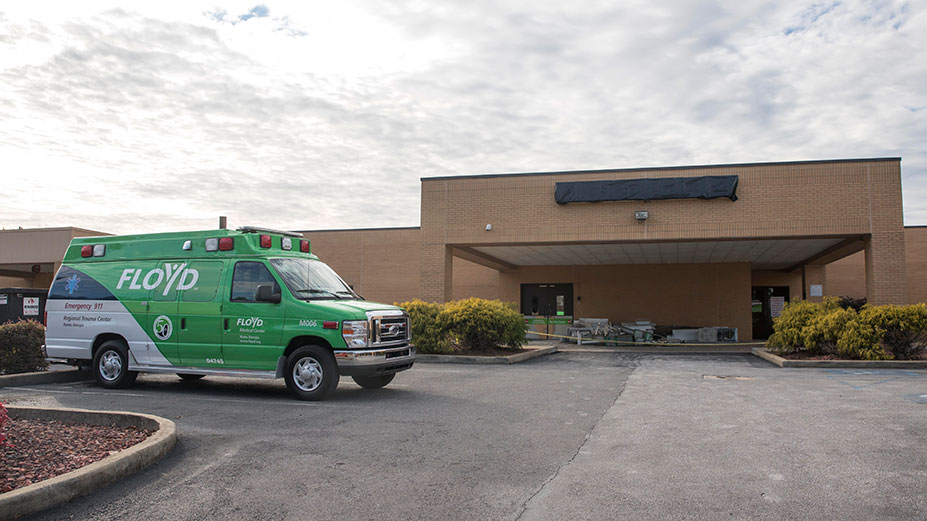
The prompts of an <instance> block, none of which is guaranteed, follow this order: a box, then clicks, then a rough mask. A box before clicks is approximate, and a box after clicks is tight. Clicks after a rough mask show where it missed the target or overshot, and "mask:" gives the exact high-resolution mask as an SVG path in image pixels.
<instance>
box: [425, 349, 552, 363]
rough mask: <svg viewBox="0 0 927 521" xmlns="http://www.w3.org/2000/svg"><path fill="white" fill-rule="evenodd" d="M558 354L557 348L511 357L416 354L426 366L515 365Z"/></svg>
mask: <svg viewBox="0 0 927 521" xmlns="http://www.w3.org/2000/svg"><path fill="white" fill-rule="evenodd" d="M556 352H557V346H550V347H541V348H537V349H530V348H529V349H526V350H525V351H524V352H522V353H518V354H514V355H509V356H465V355H422V354H416V355H415V361H416V362H422V363H426V364H433V363H451V364H515V363H518V362H524V361H525V360H530V359H532V358H537V357H539V356H544V355H549V354H551V353H556Z"/></svg>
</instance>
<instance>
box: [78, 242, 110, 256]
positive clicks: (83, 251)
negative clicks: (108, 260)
mask: <svg viewBox="0 0 927 521" xmlns="http://www.w3.org/2000/svg"><path fill="white" fill-rule="evenodd" d="M104 255H106V245H105V244H94V245H90V244H88V245H86V246H81V247H80V256H81V257H102V256H104Z"/></svg>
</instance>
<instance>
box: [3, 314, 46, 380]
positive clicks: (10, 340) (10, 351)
mask: <svg viewBox="0 0 927 521" xmlns="http://www.w3.org/2000/svg"><path fill="white" fill-rule="evenodd" d="M44 343H45V326H43V325H42V324H41V323H39V322H36V321H35V320H23V321H20V322H10V323H7V324H3V325H0V374H13V373H29V372H32V371H44V370H45V369H46V368H47V367H48V363H47V362H46V361H45V352H44V351H43V350H42V344H44Z"/></svg>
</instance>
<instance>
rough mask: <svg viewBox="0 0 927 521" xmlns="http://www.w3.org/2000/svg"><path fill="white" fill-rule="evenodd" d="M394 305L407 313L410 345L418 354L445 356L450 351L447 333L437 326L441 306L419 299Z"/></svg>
mask: <svg viewBox="0 0 927 521" xmlns="http://www.w3.org/2000/svg"><path fill="white" fill-rule="evenodd" d="M396 305H397V306H399V307H402V308H404V309H405V310H406V311H408V312H409V322H410V323H411V324H410V327H411V329H412V331H411V333H412V344H414V345H415V349H416V350H417V351H418V352H419V353H432V354H446V353H450V352H451V351H452V347H451V343H450V341H449V340H448V338H447V331H445V330H443V329H440V328H439V327H438V324H437V319H438V314H439V313H441V310H442V309H443V308H444V306H443V305H441V304H435V303H433V302H425V301H422V300H419V299H415V300H412V301H409V302H402V303H396Z"/></svg>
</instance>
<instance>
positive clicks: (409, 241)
mask: <svg viewBox="0 0 927 521" xmlns="http://www.w3.org/2000/svg"><path fill="white" fill-rule="evenodd" d="M303 235H305V237H306V238H307V239H309V241H310V243H311V245H312V252H313V253H314V254H316V255H318V256H319V258H320V259H321V260H322V261H324V262H325V263H326V264H328V265H329V266H331V267H332V269H334V270H335V271H336V272H337V273H338V274H339V275H341V278H343V279H344V280H345V282H347V283H348V284H351V285H352V286H354V289H355V291H357V292H358V293H360V294H361V295H363V296H364V298H366V299H367V300H371V301H374V302H385V303H387V304H391V303H393V302H404V301H406V300H411V299H413V298H415V297H417V296H419V269H420V268H421V263H420V262H419V256H420V254H421V247H420V245H421V243H420V241H419V230H418V228H412V229H404V228H385V229H377V230H340V231H339V230H327V231H308V232H304V234H303Z"/></svg>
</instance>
